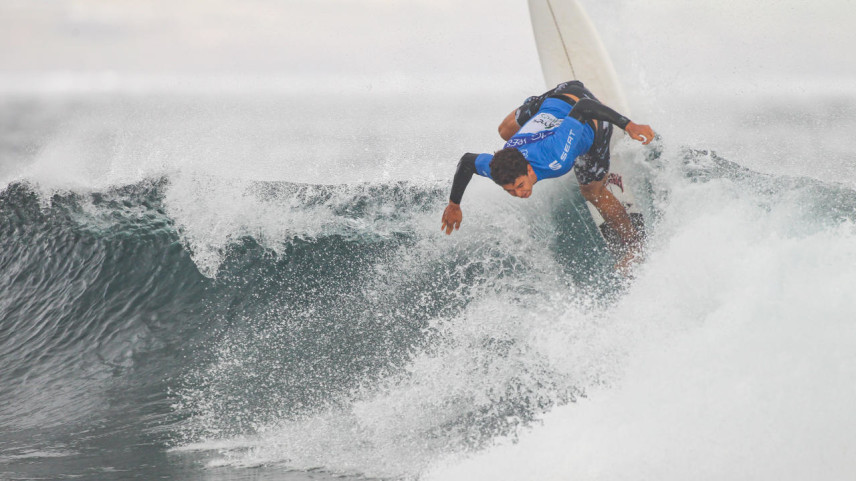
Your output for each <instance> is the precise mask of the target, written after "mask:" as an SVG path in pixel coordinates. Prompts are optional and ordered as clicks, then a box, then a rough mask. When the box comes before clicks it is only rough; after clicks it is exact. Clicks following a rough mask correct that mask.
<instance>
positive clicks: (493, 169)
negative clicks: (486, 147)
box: [490, 148, 538, 199]
mask: <svg viewBox="0 0 856 481" xmlns="http://www.w3.org/2000/svg"><path fill="white" fill-rule="evenodd" d="M490 176H491V178H493V181H494V182H496V183H497V184H499V185H500V186H501V187H502V188H503V189H505V191H506V192H508V193H509V194H511V195H513V196H514V197H521V198H524V199H525V198H527V197H529V196H530V195H532V185H534V184H535V182H536V181H537V180H538V178H537V177H536V176H535V172H534V171H533V170H532V166H530V165H529V161H527V160H526V157H523V154H521V153H520V151H519V150H517V149H515V148H507V149H502V150H500V151H498V152H497V153H495V154H494V155H493V159H492V160H491V161H490Z"/></svg>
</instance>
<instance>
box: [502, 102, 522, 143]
mask: <svg viewBox="0 0 856 481" xmlns="http://www.w3.org/2000/svg"><path fill="white" fill-rule="evenodd" d="M498 130H499V136H500V137H502V140H506V141H507V140H508V139H510V138H511V137H513V136H514V134H516V133H517V131H518V130H520V125H518V124H517V109H515V110H512V111H511V113H510V114H508V115H507V116H506V117H505V118H504V119H502V123H501V124H499V129H498Z"/></svg>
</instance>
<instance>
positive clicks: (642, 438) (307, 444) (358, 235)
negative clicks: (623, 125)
mask: <svg viewBox="0 0 856 481" xmlns="http://www.w3.org/2000/svg"><path fill="white" fill-rule="evenodd" d="M521 94H522V93H521ZM521 99H522V96H520V98H518V97H516V96H514V95H508V96H507V97H501V96H499V97H498V96H495V95H494V96H488V95H466V96H462V95H459V96H454V95H452V96H447V95H440V94H431V95H418V96H417V95H413V94H406V95H381V94H372V93H371V92H365V93H363V94H359V95H349V96H335V95H324V96H320V97H319V96H312V95H307V94H298V93H290V94H289V93H279V94H276V95H273V94H271V95H255V96H252V95H240V94H238V93H234V92H232V93H229V94H222V95H214V94H210V93H209V94H205V93H201V94H195V95H194V94H187V93H185V94H182V95H179V94H169V93H164V92H161V93H152V94H141V93H138V92H129V93H117V92H112V93H107V94H93V93H86V92H65V93H62V92H60V93H57V92H54V93H39V94H27V93H23V92H16V93H8V94H3V95H0V479H71V478H74V479H98V480H120V479H147V480H148V479H198V480H256V479H258V480H262V479H265V480H269V479H273V480H277V479H278V480H309V479H319V480H325V479H424V480H505V479H508V480H512V479H513V480H520V479H539V480H551V479H557V480H558V479H610V480H624V479H627V480H631V479H632V480H649V479H650V480H653V479H657V480H679V479H697V480H722V479H729V480H741V479H746V480H749V479H752V480H759V479H776V480H805V479H818V480H845V479H852V475H853V473H856V410H854V409H853V406H856V296H854V286H856V153H854V152H856V145H854V142H853V141H852V140H850V136H851V133H852V132H853V130H854V128H856V95H851V94H847V93H839V94H836V95H826V96H822V97H817V98H809V99H808V100H806V99H803V103H797V104H796V105H795V104H794V102H793V101H792V99H790V98H787V97H784V96H783V97H776V96H770V97H765V98H763V99H759V100H758V102H756V103H753V104H751V105H745V104H741V105H740V106H739V107H734V106H732V107H729V108H728V109H726V110H725V111H723V112H721V113H722V116H721V117H720V118H718V120H717V125H718V126H719V128H718V129H717V130H716V132H710V133H709V135H710V136H712V138H715V142H712V143H713V144H716V146H718V148H711V147H710V145H707V144H705V143H704V142H699V141H698V138H704V137H705V135H708V133H706V132H696V133H695V135H694V136H693V137H692V138H690V137H689V136H687V137H682V136H680V135H674V136H672V137H669V136H665V135H664V136H663V137H662V138H661V139H659V140H658V141H656V142H655V143H654V144H652V146H650V147H642V146H640V145H638V144H635V143H631V142H630V141H629V140H625V141H624V144H623V145H622V146H621V147H620V148H619V149H618V152H617V155H622V156H625V158H626V159H627V161H628V162H629V164H630V165H631V174H632V177H633V182H632V183H631V184H630V188H632V189H633V190H634V192H635V193H636V195H637V197H638V199H639V200H640V202H641V203H642V204H643V206H644V210H645V213H646V222H647V225H648V234H649V237H648V250H647V258H646V259H645V261H644V262H643V263H642V264H641V265H639V266H638V267H637V269H636V271H635V275H634V278H633V279H632V280H626V279H623V278H621V277H618V276H616V275H615V274H614V272H613V270H612V262H613V261H612V259H610V257H609V254H608V252H607V250H606V249H605V247H604V246H603V244H602V241H601V240H600V238H599V237H598V236H597V235H595V233H594V231H593V229H594V226H593V225H592V224H591V221H590V219H588V217H587V214H585V213H584V210H585V208H584V206H583V203H582V200H581V197H580V195H579V192H578V189H577V188H576V187H575V184H574V183H573V182H572V181H570V180H569V181H567V182H566V181H565V180H564V179H563V180H558V181H552V182H545V183H541V184H539V185H537V186H536V188H535V193H534V195H533V197H532V198H530V199H527V200H521V199H514V198H511V197H510V196H507V195H505V194H504V193H503V192H502V191H501V190H500V189H497V188H495V187H493V186H492V185H491V183H490V182H489V181H486V180H484V179H480V178H475V179H474V180H473V181H472V183H471V185H470V187H469V189H468V191H467V194H466V196H465V198H464V205H463V208H464V222H463V225H462V227H461V230H460V231H458V232H455V233H454V234H453V235H452V236H448V237H447V236H445V235H443V234H442V233H441V231H440V216H441V214H442V211H443V208H444V206H445V204H446V202H447V199H448V193H449V189H450V186H451V178H452V175H453V173H454V169H455V164H456V163H457V159H458V157H459V156H460V155H461V153H463V152H467V151H488V150H492V149H496V148H499V147H500V143H501V141H500V140H499V139H498V137H497V136H496V133H495V132H496V131H495V128H496V125H498V123H499V121H500V120H501V119H502V117H504V115H505V113H507V111H508V110H510V109H511V108H513V107H514V105H515V104H516V103H518V102H519V101H520V100H521ZM671 102H672V105H674V104H676V103H678V102H677V101H676V100H675V99H671ZM684 105H685V107H686V108H687V109H691V108H693V105H694V104H693V103H692V101H691V100H687V101H686V103H685V104H684ZM707 112H710V111H707ZM770 119H774V120H770ZM637 120H638V121H641V122H644V120H645V119H644V118H642V119H637ZM653 127H654V128H655V129H657V128H658V126H657V125H653ZM674 131H675V132H681V131H682V130H681V129H679V128H675V129H674Z"/></svg>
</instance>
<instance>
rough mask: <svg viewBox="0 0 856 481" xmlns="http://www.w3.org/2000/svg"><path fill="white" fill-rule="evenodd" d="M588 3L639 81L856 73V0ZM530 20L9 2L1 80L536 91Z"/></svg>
mask: <svg viewBox="0 0 856 481" xmlns="http://www.w3.org/2000/svg"><path fill="white" fill-rule="evenodd" d="M583 4H584V5H586V6H587V9H588V10H589V13H590V15H591V16H592V18H593V20H594V22H595V24H596V26H597V27H598V28H599V30H600V31H601V34H602V37H603V40H604V43H605V44H606V45H607V48H608V49H609V50H610V52H611V53H612V56H613V57H614V60H615V63H616V68H617V70H618V72H619V74H621V75H622V76H623V78H625V79H629V80H630V82H628V83H632V84H638V83H648V84H654V85H660V84H663V85H667V86H669V88H687V86H688V85H689V86H692V85H694V82H698V81H702V80H704V79H707V80H709V81H711V82H713V83H716V82H726V83H728V82H746V83H747V85H748V86H749V87H750V88H751V86H752V85H753V83H754V84H758V85H761V84H763V83H764V82H770V81H775V79H780V80H782V81H788V80H792V79H797V80H798V81H799V80H800V79H804V78H806V77H811V78H826V79H830V81H832V82H839V83H846V82H848V81H852V79H853V78H854V77H856V55H854V54H853V53H852V49H853V48H856V33H854V32H856V29H854V28H853V26H854V25H856V2H852V1H849V0H820V1H813V2H805V1H797V0H776V1H766V0H763V1H761V0H758V1H745V0H697V1H693V2H687V1H679V0H601V1H593V0H583ZM530 29H531V27H530V25H529V19H528V11H527V7H526V2H525V0H513V1H512V0H468V1H463V2H460V1H456V0H403V1H394V0H302V1H297V0H291V1H288V0H248V1H247V0H244V1H225V0H183V1H179V0H146V1H138V0H134V1H132V0H57V1H46V0H2V2H0V76H5V77H6V78H8V77H10V76H16V75H17V76H21V75H27V76H34V75H35V76H43V75H56V74H61V73H64V74H65V75H68V74H81V73H83V74H93V73H96V74H97V73H104V72H113V73H116V74H118V75H120V76H121V75H141V74H145V75H174V74H183V75H187V74H193V75H208V74H212V73H214V74H230V75H244V76H269V75H270V76H291V77H305V78H315V77H318V76H328V77H336V76H340V77H342V78H366V79H374V80H368V81H367V82H368V83H371V82H373V81H376V82H379V83H382V82H384V81H386V82H390V81H392V82H399V83H407V82H417V83H418V82H423V83H436V82H445V81H449V82H451V84H452V85H456V84H457V85H463V84H473V83H479V82H495V81H497V80H503V81H505V82H506V83H507V84H508V86H519V87H523V86H527V87H528V86H529V85H530V84H533V85H540V83H541V80H540V78H538V79H537V80H535V81H534V82H531V81H529V80H527V79H528V78H531V77H532V72H540V71H539V65H538V61H537V56H536V53H535V46H534V41H533V39H532V35H531V30H530ZM390 79H392V80H390ZM842 79H843V80H842ZM456 82H457V83H456ZM670 84H671V85H670ZM631 88H632V87H631Z"/></svg>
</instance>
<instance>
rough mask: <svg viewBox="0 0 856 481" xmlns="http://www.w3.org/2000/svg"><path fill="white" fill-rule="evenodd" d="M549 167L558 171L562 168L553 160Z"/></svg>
mask: <svg viewBox="0 0 856 481" xmlns="http://www.w3.org/2000/svg"><path fill="white" fill-rule="evenodd" d="M549 167H550V168H551V169H553V170H559V169H561V168H562V164H561V163H560V162H559V161H558V160H554V161H553V162H551V163H550V166H549Z"/></svg>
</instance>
